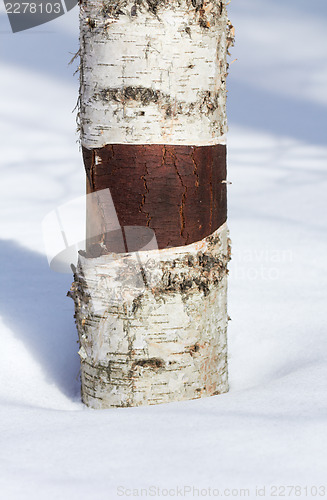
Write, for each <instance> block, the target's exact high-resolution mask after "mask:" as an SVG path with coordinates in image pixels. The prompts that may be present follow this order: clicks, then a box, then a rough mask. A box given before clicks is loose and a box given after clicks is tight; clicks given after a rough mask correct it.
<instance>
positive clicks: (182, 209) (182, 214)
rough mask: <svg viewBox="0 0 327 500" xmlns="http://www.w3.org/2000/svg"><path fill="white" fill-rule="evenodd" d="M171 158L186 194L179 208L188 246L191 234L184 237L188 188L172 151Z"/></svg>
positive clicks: (182, 233) (182, 229)
mask: <svg viewBox="0 0 327 500" xmlns="http://www.w3.org/2000/svg"><path fill="white" fill-rule="evenodd" d="M170 156H171V157H172V159H173V163H174V168H175V170H176V174H177V177H178V178H179V180H180V182H181V185H182V188H183V189H184V192H183V194H182V200H181V204H180V208H179V214H180V219H181V236H182V237H183V238H185V244H187V240H188V238H189V234H188V232H187V233H186V237H185V235H184V232H185V225H186V224H185V201H186V194H187V186H186V185H185V184H184V182H183V178H182V176H181V174H180V173H179V171H178V168H177V163H176V161H177V158H176V155H175V154H174V153H173V152H172V151H170Z"/></svg>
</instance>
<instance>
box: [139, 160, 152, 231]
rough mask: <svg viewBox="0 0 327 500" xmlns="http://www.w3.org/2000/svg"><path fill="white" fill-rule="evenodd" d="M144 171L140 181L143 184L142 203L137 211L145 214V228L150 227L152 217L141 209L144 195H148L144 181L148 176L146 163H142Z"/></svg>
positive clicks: (143, 203)
mask: <svg viewBox="0 0 327 500" xmlns="http://www.w3.org/2000/svg"><path fill="white" fill-rule="evenodd" d="M144 169H145V174H144V175H142V176H141V179H142V181H143V184H144V189H145V194H143V195H142V201H141V204H140V208H139V211H140V212H141V213H143V214H145V216H146V218H147V221H146V225H147V227H150V223H151V219H152V217H151V215H150V213H149V212H146V211H145V210H143V207H144V205H145V198H146V195H147V194H148V193H149V188H148V185H147V181H146V175H149V171H148V168H147V165H146V162H145V163H144Z"/></svg>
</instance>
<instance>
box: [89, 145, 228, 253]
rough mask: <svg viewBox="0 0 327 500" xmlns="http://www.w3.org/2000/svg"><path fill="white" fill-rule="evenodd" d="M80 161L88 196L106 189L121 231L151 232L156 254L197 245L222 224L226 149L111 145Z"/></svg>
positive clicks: (95, 150)
mask: <svg viewBox="0 0 327 500" xmlns="http://www.w3.org/2000/svg"><path fill="white" fill-rule="evenodd" d="M83 158H84V164H85V169H86V173H87V179H88V190H87V191H88V193H91V192H94V191H99V190H102V189H106V188H109V189H110V192H111V196H112V199H113V202H114V205H115V209H116V212H117V215H118V219H119V223H120V225H121V226H123V227H124V226H147V227H150V228H152V229H153V230H154V232H155V235H156V239H157V244H158V247H159V248H160V249H161V248H166V247H169V246H170V247H172V246H182V245H188V244H190V243H194V242H195V241H199V240H201V239H203V238H205V237H206V236H208V235H209V234H211V233H212V232H213V231H215V230H216V229H218V227H220V226H221V225H222V224H223V223H224V222H225V221H226V218H227V203H226V183H225V182H224V181H225V180H226V146H224V145H214V146H173V145H156V144H155V145H152V144H149V145H131V144H128V145H127V144H113V145H107V146H104V147H102V148H99V149H93V150H88V149H86V148H83ZM95 160H96V161H95ZM104 243H106V239H105V237H104Z"/></svg>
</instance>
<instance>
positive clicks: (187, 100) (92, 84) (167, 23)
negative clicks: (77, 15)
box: [80, 0, 231, 148]
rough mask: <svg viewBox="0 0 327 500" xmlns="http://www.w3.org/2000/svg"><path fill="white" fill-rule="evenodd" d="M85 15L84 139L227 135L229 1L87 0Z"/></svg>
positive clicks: (216, 140) (204, 139) (209, 139)
mask: <svg viewBox="0 0 327 500" xmlns="http://www.w3.org/2000/svg"><path fill="white" fill-rule="evenodd" d="M201 5H202V7H201ZM80 22H81V102H80V124H81V141H82V145H83V146H85V147H87V148H96V147H101V146H104V145H106V144H120V143H123V144H125V143H132V144H151V143H152V144H176V145H177V144H183V145H185V144H186V145H210V144H224V143H225V133H226V131H227V125H226V109H225V104H226V76H227V63H226V51H227V49H228V46H229V44H230V43H231V35H230V27H231V25H230V24H229V22H228V19H227V14H226V8H225V4H224V2H221V1H220V0H209V1H203V2H201V1H200V0H192V1H191V0H170V1H168V0H151V1H150V0H137V1H134V0H117V1H116V2H112V1H107V2H106V1H103V0H87V1H86V2H85V3H82V5H81V19H80Z"/></svg>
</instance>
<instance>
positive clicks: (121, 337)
mask: <svg viewBox="0 0 327 500" xmlns="http://www.w3.org/2000/svg"><path fill="white" fill-rule="evenodd" d="M228 260H229V239H228V231H227V226H226V224H224V225H223V226H221V228H219V229H218V230H217V231H215V232H214V233H213V234H212V235H211V236H209V237H207V238H205V239H204V240H202V241H200V242H197V243H193V244H191V245H187V246H185V247H175V248H168V249H164V250H151V251H141V252H138V253H131V254H111V255H104V256H102V257H98V258H95V259H92V258H86V257H83V256H80V258H79V264H78V268H77V270H76V272H75V282H74V284H73V286H72V289H71V295H72V297H73V298H74V300H75V306H76V315H75V318H76V323H77V327H78V331H79V339H80V345H81V347H80V350H79V355H80V358H81V365H82V370H81V373H82V397H83V401H84V402H85V403H86V404H87V405H89V406H91V407H93V408H109V407H115V406H117V407H119V406H140V405H146V404H156V403H167V402H170V401H178V400H184V399H195V398H200V397H202V396H211V395H214V394H221V393H224V392H226V391H227V390H228V379H227V262H228Z"/></svg>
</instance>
